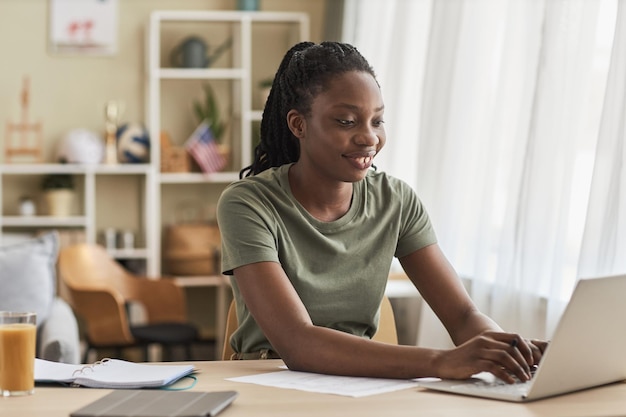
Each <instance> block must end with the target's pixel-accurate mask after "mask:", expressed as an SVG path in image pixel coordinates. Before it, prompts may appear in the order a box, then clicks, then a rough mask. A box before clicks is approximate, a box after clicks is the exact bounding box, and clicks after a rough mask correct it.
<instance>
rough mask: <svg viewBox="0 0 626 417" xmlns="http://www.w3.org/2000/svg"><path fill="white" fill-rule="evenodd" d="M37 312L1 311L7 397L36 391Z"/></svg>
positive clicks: (1, 381)
mask: <svg viewBox="0 0 626 417" xmlns="http://www.w3.org/2000/svg"><path fill="white" fill-rule="evenodd" d="M36 323H37V315H36V314H35V313H20V312H12V311H0V394H1V395H2V396H3V397H11V396H17V395H30V394H32V393H33V392H35V374H34V373H35V340H36V334H37V328H36Z"/></svg>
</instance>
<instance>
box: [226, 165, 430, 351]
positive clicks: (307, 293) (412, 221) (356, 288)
mask: <svg viewBox="0 0 626 417" xmlns="http://www.w3.org/2000/svg"><path fill="white" fill-rule="evenodd" d="M290 166H291V165H283V166H281V167H278V168H272V169H268V170H266V171H264V172H262V173H260V174H258V175H256V176H252V177H248V178H245V179H243V180H240V181H237V182H235V183H233V184H231V185H229V186H228V187H227V188H226V190H224V192H223V193H222V195H221V197H220V200H219V202H218V209H217V216H218V223H219V228H220V232H221V234H222V271H223V273H225V274H227V275H232V273H233V270H234V269H235V268H237V267H239V266H243V265H247V264H250V263H256V262H267V261H269V262H277V263H280V264H281V266H282V268H283V270H284V271H285V273H286V275H287V277H289V280H290V281H291V283H292V284H293V286H294V288H295V290H296V291H297V293H298V295H299V296H300V298H301V300H302V302H303V304H304V305H305V306H306V308H307V310H308V312H309V315H310V316H311V319H312V321H313V323H314V324H315V325H318V326H324V327H329V328H333V329H337V330H341V331H344V332H348V333H351V334H355V335H358V336H362V337H372V336H373V335H374V334H375V333H376V329H377V326H378V310H379V306H380V302H381V299H382V297H383V294H384V291H385V286H386V282H387V277H388V274H389V269H390V266H391V262H392V260H393V257H394V256H395V257H398V258H401V257H403V256H405V255H408V254H410V253H412V252H414V251H416V250H418V249H421V248H423V247H425V246H428V245H431V244H433V243H435V242H436V237H435V233H434V231H433V228H432V226H431V223H430V220H429V218H428V214H427V213H426V211H425V210H424V207H423V206H422V203H421V202H420V200H419V199H418V198H417V196H416V194H415V192H414V191H413V190H412V189H411V188H410V187H409V186H408V185H407V184H406V183H404V182H403V181H401V180H399V179H397V178H394V177H391V176H389V175H387V174H386V173H384V172H376V171H370V172H369V173H368V175H367V176H366V177H365V178H364V179H363V180H361V181H358V182H356V183H354V187H353V197H352V203H351V206H350V208H349V210H348V212H347V213H346V214H345V215H344V216H343V217H341V218H340V219H338V220H335V221H331V222H323V221H320V220H318V219H316V218H314V217H313V216H311V215H310V214H309V213H308V212H307V211H306V210H305V209H304V208H303V207H302V206H301V205H300V204H299V203H298V201H297V200H296V199H295V198H294V196H293V194H292V193H291V187H290V185H289V179H288V171H289V167H290ZM232 284H233V291H234V296H235V298H236V299H237V301H238V303H237V308H238V311H237V315H238V318H239V328H238V329H237V331H236V332H235V333H234V334H233V336H232V338H231V345H232V346H233V348H234V349H235V351H236V352H242V353H246V352H256V351H259V350H260V349H271V348H272V347H271V345H270V343H269V341H268V340H267V338H266V337H265V336H264V334H263V332H262V331H261V329H260V328H259V327H258V325H257V324H256V322H255V321H254V319H253V318H252V316H251V315H250V314H249V312H248V311H247V308H246V306H245V304H244V303H243V302H242V300H241V299H240V294H239V290H238V288H237V283H236V281H235V280H232Z"/></svg>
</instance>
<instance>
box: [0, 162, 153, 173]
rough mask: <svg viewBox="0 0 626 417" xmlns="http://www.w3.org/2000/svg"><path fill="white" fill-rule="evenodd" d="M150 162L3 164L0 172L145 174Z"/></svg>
mask: <svg viewBox="0 0 626 417" xmlns="http://www.w3.org/2000/svg"><path fill="white" fill-rule="evenodd" d="M150 170H151V166H150V164H117V165H104V164H100V165H81V164H3V165H0V174H10V175H44V174H89V173H93V174H119V175H126V174H146V173H147V172H149V171H150Z"/></svg>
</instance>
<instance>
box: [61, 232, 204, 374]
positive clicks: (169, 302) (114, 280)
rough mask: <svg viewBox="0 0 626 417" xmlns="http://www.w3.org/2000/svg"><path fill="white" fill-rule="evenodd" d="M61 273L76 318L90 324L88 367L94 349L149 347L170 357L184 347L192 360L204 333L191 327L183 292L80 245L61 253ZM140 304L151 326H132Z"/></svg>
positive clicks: (93, 247)
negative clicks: (131, 308) (193, 348)
mask: <svg viewBox="0 0 626 417" xmlns="http://www.w3.org/2000/svg"><path fill="white" fill-rule="evenodd" d="M58 272H59V277H60V281H61V285H62V289H61V291H62V294H63V295H64V296H65V298H66V299H67V301H68V303H69V304H70V305H71V306H72V308H73V310H74V312H75V313H76V314H77V315H78V316H79V317H81V318H82V319H83V320H84V324H85V327H86V342H87V349H86V350H85V354H84V356H83V362H87V358H88V354H89V352H90V351H91V350H93V349H96V350H97V349H100V348H114V349H116V351H117V352H118V353H121V349H122V348H126V347H137V346H140V347H143V348H144V355H145V359H146V360H147V359H148V356H147V347H148V345H150V344H153V343H154V344H159V345H161V346H162V347H163V348H164V351H166V352H169V350H170V349H169V348H171V347H173V346H175V345H180V346H184V347H185V354H186V356H187V358H186V359H190V358H191V344H192V342H195V341H197V340H198V329H197V327H196V326H195V325H193V324H191V323H189V322H188V321H187V312H186V301H185V294H184V292H183V290H182V289H181V288H180V287H178V286H177V285H176V284H175V283H173V282H171V281H169V280H167V279H148V278H145V277H139V276H136V275H133V274H131V273H130V272H129V271H127V270H126V269H124V268H123V267H122V266H121V265H120V264H119V263H117V262H116V261H115V260H114V259H112V258H111V257H110V256H109V254H108V253H107V252H106V250H105V249H104V248H103V247H102V246H99V245H91V244H85V243H81V244H77V245H71V246H67V247H65V248H62V249H61V250H60V252H59V259H58ZM133 302H135V303H138V304H139V305H141V306H142V307H143V308H144V310H145V313H146V316H147V317H146V323H143V324H137V325H136V324H132V323H131V320H130V319H129V315H128V307H129V305H130V303H133Z"/></svg>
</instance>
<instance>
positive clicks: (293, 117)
mask: <svg viewBox="0 0 626 417" xmlns="http://www.w3.org/2000/svg"><path fill="white" fill-rule="evenodd" d="M287 126H289V130H291V133H293V135H294V136H295V137H297V138H298V139H302V138H303V137H304V133H305V131H306V120H305V119H304V116H303V115H302V114H300V112H298V111H297V110H294V109H291V110H289V113H287Z"/></svg>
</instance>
